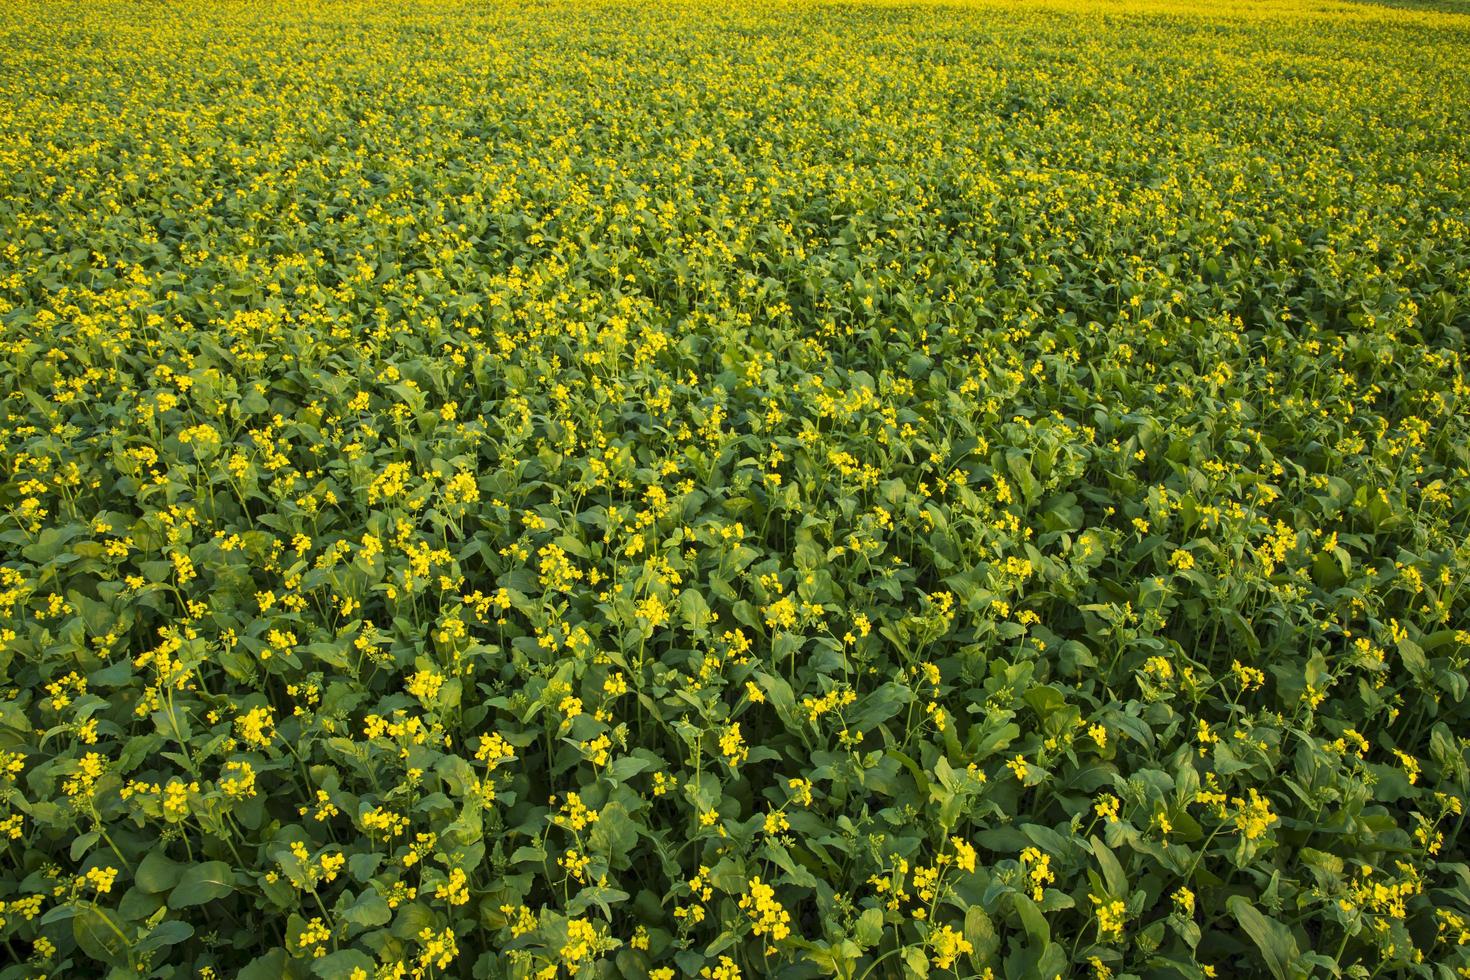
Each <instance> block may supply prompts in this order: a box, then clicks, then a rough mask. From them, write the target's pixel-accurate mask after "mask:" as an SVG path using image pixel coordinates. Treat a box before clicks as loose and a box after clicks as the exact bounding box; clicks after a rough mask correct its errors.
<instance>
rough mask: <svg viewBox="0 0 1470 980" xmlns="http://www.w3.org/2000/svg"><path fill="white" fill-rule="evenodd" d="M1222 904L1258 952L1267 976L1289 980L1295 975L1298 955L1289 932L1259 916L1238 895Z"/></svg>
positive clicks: (1253, 908) (1268, 919) (1251, 906)
mask: <svg viewBox="0 0 1470 980" xmlns="http://www.w3.org/2000/svg"><path fill="white" fill-rule="evenodd" d="M1225 905H1226V907H1227V908H1229V909H1230V912H1231V914H1233V915H1234V916H1235V921H1237V922H1239V923H1240V927H1241V928H1242V929H1244V930H1245V932H1246V935H1248V936H1250V937H1251V940H1252V941H1253V942H1255V944H1256V946H1257V947H1258V948H1259V949H1260V950H1261V956H1262V957H1263V958H1264V960H1265V963H1266V969H1268V970H1270V971H1271V976H1273V977H1275V978H1276V980H1293V978H1294V977H1295V976H1296V971H1295V969H1294V967H1295V965H1296V961H1297V959H1298V958H1299V957H1300V956H1301V952H1300V950H1298V949H1297V944H1296V937H1295V936H1293V935H1292V934H1291V930H1290V929H1288V928H1287V927H1286V926H1285V925H1283V924H1282V923H1280V922H1277V921H1276V920H1275V919H1272V918H1269V917H1267V916H1265V915H1263V914H1261V912H1260V911H1259V910H1258V909H1257V908H1256V907H1255V906H1254V905H1252V904H1251V903H1250V902H1249V901H1248V900H1247V899H1245V898H1244V897H1242V896H1240V895H1232V896H1231V897H1230V900H1229V901H1227V902H1226V903H1225Z"/></svg>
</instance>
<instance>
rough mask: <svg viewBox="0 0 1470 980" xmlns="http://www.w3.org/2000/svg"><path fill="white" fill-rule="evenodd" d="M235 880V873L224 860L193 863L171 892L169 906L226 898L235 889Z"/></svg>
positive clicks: (200, 903)
mask: <svg viewBox="0 0 1470 980" xmlns="http://www.w3.org/2000/svg"><path fill="white" fill-rule="evenodd" d="M234 881H235V873H234V872H233V871H232V870H230V866H229V865H228V864H226V863H225V862H223V861H206V862H204V863H203V864H196V865H193V866H191V867H189V868H187V869H186V870H185V871H184V873H183V874H182V875H181V876H180V878H179V883H178V885H177V886H175V887H174V890H173V891H171V892H169V896H168V907H169V908H171V909H182V908H188V907H189V906H191V905H203V904H204V903H205V902H212V901H214V900H215V899H217V898H224V897H225V896H226V895H228V894H230V893H231V892H232V891H234V890H235V885H234Z"/></svg>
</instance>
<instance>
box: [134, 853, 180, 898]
mask: <svg viewBox="0 0 1470 980" xmlns="http://www.w3.org/2000/svg"><path fill="white" fill-rule="evenodd" d="M183 873H184V866H183V865H181V864H179V863H178V862H176V861H173V860H170V859H169V857H168V856H167V855H165V854H164V853H163V851H161V850H154V851H149V852H148V854H147V855H146V856H145V857H144V858H143V860H142V861H141V862H140V863H139V864H138V870H137V871H135V872H133V884H135V885H137V886H138V887H139V888H141V889H142V890H143V891H145V892H148V893H150V894H153V895H162V894H163V893H164V892H166V891H168V890H169V889H170V888H173V887H174V886H175V885H177V884H178V883H179V878H180V876H181V875H183Z"/></svg>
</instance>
